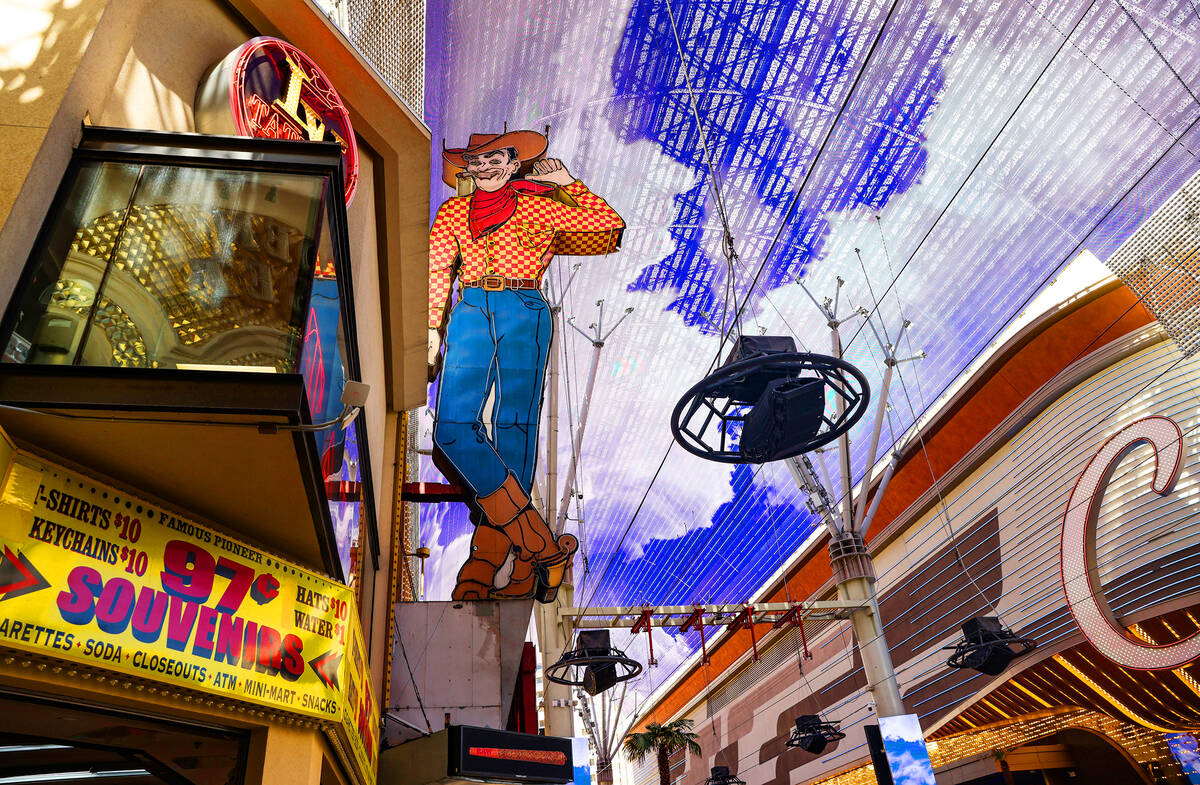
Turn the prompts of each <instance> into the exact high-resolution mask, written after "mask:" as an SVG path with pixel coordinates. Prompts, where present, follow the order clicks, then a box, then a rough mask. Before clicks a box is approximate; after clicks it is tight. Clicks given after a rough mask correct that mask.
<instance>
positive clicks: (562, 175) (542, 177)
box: [528, 158, 575, 186]
mask: <svg viewBox="0 0 1200 785" xmlns="http://www.w3.org/2000/svg"><path fill="white" fill-rule="evenodd" d="M528 179H530V180H533V181H535V182H539V183H551V184H553V185H558V186H563V185H570V184H571V183H573V182H575V178H574V177H572V176H571V173H570V172H568V171H567V167H566V166H564V165H563V162H562V161H560V160H558V159H557V158H543V159H542V160H540V161H537V162H535V163H534V165H533V172H531V173H530V174H529V177H528Z"/></svg>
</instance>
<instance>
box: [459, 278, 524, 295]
mask: <svg viewBox="0 0 1200 785" xmlns="http://www.w3.org/2000/svg"><path fill="white" fill-rule="evenodd" d="M460 284H461V285H462V286H471V287H479V288H481V289H483V290H484V291H485V292H502V291H504V290H505V289H537V288H538V282H537V281H535V280H533V279H532V278H505V277H504V276H503V275H485V276H483V277H482V278H476V279H475V280H474V281H461V282H460Z"/></svg>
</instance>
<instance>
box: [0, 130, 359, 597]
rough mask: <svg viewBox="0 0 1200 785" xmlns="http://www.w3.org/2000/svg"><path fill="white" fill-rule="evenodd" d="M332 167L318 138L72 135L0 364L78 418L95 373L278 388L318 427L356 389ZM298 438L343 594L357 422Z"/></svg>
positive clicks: (353, 518)
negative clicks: (48, 382)
mask: <svg viewBox="0 0 1200 785" xmlns="http://www.w3.org/2000/svg"><path fill="white" fill-rule="evenodd" d="M343 166H344V165H343V162H342V156H341V149H340V147H339V146H338V145H337V144H336V143H333V142H328V143H324V142H316V143H314V142H303V141H283V140H272V139H248V138H242V137H222V136H211V135H201V134H165V133H154V132H141V131H127V130H122V129H110V128H94V127H87V128H84V129H83V135H82V139H81V141H80V143H79V145H78V147H77V149H76V151H75V154H74V156H73V157H72V160H71V162H70V164H69V166H68V168H67V171H66V173H65V175H64V177H63V180H62V183H61V185H60V187H59V189H58V193H57V195H56V196H55V200H54V203H53V204H52V205H51V208H50V210H49V213H48V215H47V218H46V221H45V223H44V225H43V227H42V229H41V232H40V234H39V235H38V238H37V241H36V243H35V245H34V248H33V250H32V252H31V255H30V258H29V261H28V263H27V265H26V267H25V269H24V271H23V273H22V276H21V278H20V280H19V282H18V284H17V287H16V289H15V291H14V294H13V297H12V299H11V300H10V303H9V306H8V308H7V310H6V312H5V315H4V318H3V322H0V347H3V352H2V355H0V369H3V368H5V367H7V368H8V369H9V373H10V374H11V372H13V371H16V370H17V369H16V367H15V366H21V367H23V368H27V369H28V372H29V373H31V374H39V373H40V374H43V376H46V375H48V374H57V375H55V376H53V378H54V379H55V380H57V381H58V382H60V383H62V386H65V387H66V388H67V389H68V390H69V393H68V395H69V396H75V397H76V398H78V401H77V402H76V408H84V409H86V408H97V407H89V405H88V401H87V396H88V385H89V383H90V381H89V380H93V379H95V378H97V375H98V374H99V375H102V376H104V378H110V377H113V376H116V377H120V378H125V379H128V380H130V381H131V382H132V381H133V380H135V379H136V380H139V381H138V382H137V383H142V382H144V381H149V382H150V383H151V387H150V389H151V390H152V389H153V386H152V381H153V380H155V379H159V380H165V379H168V378H171V379H174V380H181V379H182V380H187V381H191V382H194V383H195V384H197V385H202V384H204V383H207V382H211V381H212V380H215V379H223V380H225V381H224V382H223V384H225V389H228V388H229V385H230V384H231V383H232V384H236V380H237V379H238V378H242V379H245V380H246V381H250V380H251V379H252V378H262V377H251V376H247V374H248V373H249V374H271V375H272V376H273V377H278V376H280V375H291V376H292V378H295V379H296V396H295V398H296V399H298V398H300V397H302V398H303V401H304V405H303V407H302V408H303V409H304V411H303V412H301V413H300V416H299V417H298V420H299V424H301V425H305V426H307V425H308V424H312V423H316V424H321V423H334V422H336V421H337V420H338V419H339V417H340V416H341V414H343V411H342V404H341V393H342V388H343V386H344V385H345V382H346V380H348V379H359V378H361V377H360V374H359V367H358V356H357V338H356V335H355V319H354V309H353V302H354V301H353V293H352V292H351V289H350V284H349V281H350V275H349V269H350V267H349V265H350V259H349V242H348V238H347V232H346V208H345V200H344V192H345V189H344V187H343V179H342V178H343ZM56 368H57V369H58V370H57V371H55V370H54V369H56ZM70 369H79V370H78V371H71V370H70ZM235 373H236V374H237V376H234V374H235ZM47 378H48V377H47ZM72 379H74V380H75V381H76V382H77V383H74V384H72V383H71V382H72ZM64 380H65V382H64ZM230 380H233V381H232V382H231V381H230ZM264 381H265V380H264ZM280 381H282V380H280ZM164 389H165V388H164ZM150 394H151V395H152V393H150ZM6 402H7V403H13V402H9V401H6ZM24 405H28V404H24ZM233 407H234V408H235V409H236V404H233ZM33 408H37V407H33ZM146 408H151V409H154V408H174V409H176V410H180V409H187V408H188V405H187V404H186V403H184V404H181V403H179V402H177V401H162V402H161V406H159V405H158V402H154V403H152V404H151V405H149V406H147V407H146ZM360 416H361V415H360ZM356 425H357V427H356ZM302 438H303V439H304V440H305V441H307V442H308V443H309V444H308V445H307V446H306V447H305V448H304V452H305V454H308V455H312V456H314V459H313V461H312V462H313V463H314V464H316V465H314V467H313V479H312V482H311V485H313V486H315V488H316V489H317V490H316V491H315V492H316V493H318V494H320V495H321V496H322V497H323V498H322V499H321V500H320V501H321V505H320V506H322V507H324V508H325V509H326V510H327V511H328V514H329V517H328V518H327V519H326V521H325V526H326V528H327V530H328V529H331V532H330V534H329V536H328V541H329V542H330V547H329V550H331V551H336V556H335V555H334V554H332V553H331V554H330V557H331V558H332V559H335V560H336V561H337V562H338V563H339V566H340V568H341V573H342V575H343V577H344V579H345V580H346V582H347V583H353V582H354V579H355V576H356V574H357V572H358V562H359V556H358V550H359V534H360V530H361V526H360V519H361V517H362V514H363V508H364V505H363V498H364V492H365V493H367V494H369V493H370V491H369V488H368V489H366V490H365V491H364V486H363V482H362V478H361V477H360V472H359V468H358V464H359V461H358V456H359V451H360V450H363V449H365V434H364V429H363V427H362V422H361V420H359V421H358V422H357V423H350V424H349V425H348V426H346V427H341V426H340V425H330V427H327V428H321V429H313V430H310V431H308V432H307V433H305V434H304V436H303V437H302ZM366 506H369V505H366ZM331 566H332V565H331Z"/></svg>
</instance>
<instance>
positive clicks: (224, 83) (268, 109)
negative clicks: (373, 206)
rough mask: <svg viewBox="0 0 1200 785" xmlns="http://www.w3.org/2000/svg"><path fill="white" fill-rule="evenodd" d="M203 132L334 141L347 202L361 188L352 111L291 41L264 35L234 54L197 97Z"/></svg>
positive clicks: (216, 68) (214, 70)
mask: <svg viewBox="0 0 1200 785" xmlns="http://www.w3.org/2000/svg"><path fill="white" fill-rule="evenodd" d="M196 127H197V129H198V130H200V131H201V132H204V133H224V134H236V135H239V136H255V137H260V138H267V139H296V140H305V139H307V140H309V141H314V142H321V141H333V142H337V143H338V144H339V145H340V146H341V148H342V160H343V162H344V163H345V177H346V183H345V185H346V204H349V203H350V200H351V199H353V198H354V191H355V189H356V188H357V186H358V147H357V145H356V144H355V139H354V129H353V128H352V127H351V125H350V113H349V111H347V109H346V105H345V104H344V103H343V102H342V99H341V97H340V96H338V93H337V90H335V89H334V87H333V84H332V83H330V81H329V79H328V78H327V77H326V76H325V74H324V72H322V71H321V69H320V68H318V67H317V64H316V63H314V62H313V61H312V59H311V58H310V57H309V56H308V55H306V54H304V53H303V52H301V51H300V50H299V49H297V48H296V47H294V46H292V45H291V44H289V43H288V42H287V41H282V40H280V39H278V38H271V37H269V36H263V37H260V38H254V39H252V40H250V41H247V42H246V43H244V44H242V45H241V46H239V47H238V48H237V49H235V50H233V51H232V52H230V53H229V54H228V55H227V56H226V57H225V58H224V59H223V60H222V61H221V62H219V63H217V64H216V65H215V66H213V68H212V69H210V71H209V72H208V74H206V75H205V77H204V79H203V80H202V83H201V85H200V89H199V91H197V93H196Z"/></svg>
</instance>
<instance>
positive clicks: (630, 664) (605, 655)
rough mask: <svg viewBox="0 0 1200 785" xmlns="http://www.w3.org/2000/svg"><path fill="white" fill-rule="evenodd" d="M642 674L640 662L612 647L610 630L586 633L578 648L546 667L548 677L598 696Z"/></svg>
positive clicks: (577, 643)
mask: <svg viewBox="0 0 1200 785" xmlns="http://www.w3.org/2000/svg"><path fill="white" fill-rule="evenodd" d="M641 672H642V664H641V663H640V662H638V661H637V660H633V659H630V658H629V657H627V656H625V652H623V651H621V650H620V649H614V648H613V647H612V643H611V640H610V639H609V634H608V630H584V631H582V632H580V633H579V635H578V636H577V637H576V639H575V648H574V649H572V650H571V651H568V652H564V653H563V656H562V657H561V658H560V659H559V660H558V662H556V663H554V664H553V665H551V666H549V667H547V668H546V678H547V679H549V680H550V681H552V682H554V683H555V684H565V685H567V686H570V687H583V688H584V689H585V690H587V693H588V694H589V695H599V694H600V693H602V692H604V691H605V690H607V689H611V688H612V687H614V686H616V685H617V684H620V683H621V682H623V681H629V680H630V679H632V678H634V677H636V676H637V675H638V674H639V673H641Z"/></svg>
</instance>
